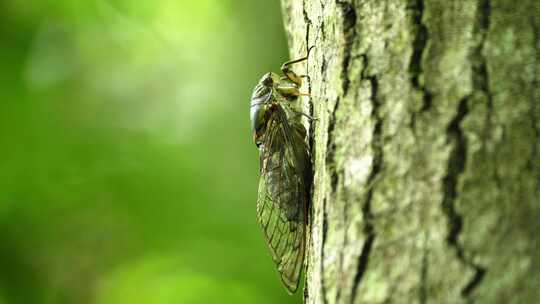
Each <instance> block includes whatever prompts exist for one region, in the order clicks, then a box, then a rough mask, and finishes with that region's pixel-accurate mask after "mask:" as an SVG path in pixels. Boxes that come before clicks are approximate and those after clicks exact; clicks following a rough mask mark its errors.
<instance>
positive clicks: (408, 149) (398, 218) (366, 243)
mask: <svg viewBox="0 0 540 304" xmlns="http://www.w3.org/2000/svg"><path fill="white" fill-rule="evenodd" d="M282 7H283V15H284V21H285V22H284V23H285V29H286V32H287V36H288V41H289V47H290V50H291V57H292V58H296V57H299V56H301V55H302V54H305V51H306V49H307V48H308V47H309V46H311V45H315V49H314V51H313V52H312V54H311V56H310V59H309V61H308V62H307V64H306V65H305V67H304V69H305V71H307V72H308V74H309V75H310V85H309V88H308V89H309V90H310V93H311V98H304V99H303V100H302V102H303V104H304V109H305V111H306V112H310V113H311V115H313V116H315V117H316V120H315V121H313V122H312V123H311V125H310V126H309V130H310V132H309V133H310V142H311V149H312V156H313V162H314V187H313V200H312V206H311V233H310V236H309V241H310V244H309V250H308V258H307V259H306V261H307V267H308V271H307V284H306V292H305V302H306V303H416V302H419V303H472V302H474V303H533V302H536V301H539V300H540V290H539V289H538V288H536V287H537V286H540V272H538V271H537V269H540V251H539V250H538V248H540V247H539V241H540V234H539V233H540V221H538V220H537V219H538V218H539V217H540V202H539V198H540V156H539V152H538V151H539V150H540V131H539V130H540V122H539V120H538V118H539V117H540V106H539V105H538V104H537V103H538V102H539V100H540V86H539V81H538V79H539V77H540V52H539V50H540V42H539V41H540V40H539V37H540V34H539V33H540V30H539V29H540V3H538V1H535V0H528V1H524V2H520V3H517V2H515V1H509V0H463V1H444V0H384V1H375V0H329V1H325V0H303V1H297V0H282ZM306 124H309V122H308V121H306Z"/></svg>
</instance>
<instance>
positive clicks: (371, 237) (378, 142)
mask: <svg viewBox="0 0 540 304" xmlns="http://www.w3.org/2000/svg"><path fill="white" fill-rule="evenodd" d="M361 57H362V58H363V61H364V69H363V71H362V73H361V76H362V78H363V79H366V80H368V81H369V83H370V85H371V103H372V106H373V109H372V112H371V117H372V119H373V120H374V121H375V125H374V127H373V138H372V143H371V145H372V149H373V154H374V157H373V164H372V167H371V172H370V174H369V176H368V180H367V183H366V184H367V185H371V184H372V183H373V181H374V180H375V179H376V178H377V176H378V175H379V174H380V172H381V168H382V163H383V156H384V155H383V149H382V123H383V120H382V117H381V115H380V113H379V110H380V102H379V99H378V95H377V94H378V89H379V82H378V79H377V77H376V76H375V75H370V76H366V75H365V74H366V71H367V68H368V65H369V63H368V57H367V55H362V56H361ZM373 193H374V187H370V188H369V190H368V193H367V194H366V199H365V201H364V204H363V205H362V219H363V222H364V228H363V232H364V235H366V241H365V242H364V246H363V247H362V251H361V253H360V258H359V260H358V267H357V269H356V275H355V277H354V281H353V288H352V296H351V303H354V301H355V299H356V296H357V293H358V286H359V285H360V283H361V282H362V278H363V277H364V274H365V273H366V271H367V267H368V263H369V258H370V254H371V250H372V248H373V244H374V242H375V238H376V233H375V226H374V224H373V220H374V215H373V212H372V209H371V203H372V200H373Z"/></svg>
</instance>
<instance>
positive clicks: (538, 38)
mask: <svg viewBox="0 0 540 304" xmlns="http://www.w3.org/2000/svg"><path fill="white" fill-rule="evenodd" d="M531 12H534V8H531ZM534 17H535V16H534V15H531V16H530V17H529V19H530V21H529V22H530V23H531V27H532V34H533V39H532V44H533V48H534V52H535V67H536V68H535V73H534V76H533V81H532V87H533V88H536V90H537V91H536V92H538V87H539V85H540V84H539V81H538V75H539V74H540V70H539V66H540V50H539V48H538V44H539V42H540V27H539V25H538V24H537V22H536V19H535V18H534ZM535 97H536V96H535V94H534V91H533V96H532V98H531V110H530V111H529V116H530V120H531V125H532V130H533V133H534V137H535V138H536V141H535V142H533V148H532V151H531V154H532V155H531V158H529V160H528V164H527V167H528V168H529V169H530V170H531V171H532V172H535V171H536V170H535V163H536V160H537V159H538V145H539V144H538V143H540V129H539V128H538V126H537V124H536V122H537V121H538V105H537V102H538V98H535ZM538 182H540V172H538Z"/></svg>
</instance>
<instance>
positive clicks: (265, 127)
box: [250, 47, 313, 294]
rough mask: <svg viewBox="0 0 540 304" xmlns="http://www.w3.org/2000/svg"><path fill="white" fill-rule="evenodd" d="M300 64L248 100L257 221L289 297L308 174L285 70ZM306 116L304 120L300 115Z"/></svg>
mask: <svg viewBox="0 0 540 304" xmlns="http://www.w3.org/2000/svg"><path fill="white" fill-rule="evenodd" d="M312 48H313V47H311V48H309V50H308V52H307V55H306V56H305V57H303V58H300V59H296V60H291V61H288V62H285V63H284V64H283V65H282V66H281V71H282V72H283V76H279V75H277V74H275V73H272V72H270V73H267V74H265V75H264V76H263V77H262V78H261V80H260V81H259V83H258V84H257V86H255V89H254V90H253V95H252V97H251V108H250V118H251V128H252V133H253V141H254V142H255V144H256V145H257V147H258V148H259V153H260V174H261V178H260V182H259V194H258V198H257V217H258V220H259V223H260V225H261V227H262V230H263V233H264V236H265V239H266V242H267V244H268V247H269V248H270V251H271V253H272V258H273V260H274V263H275V264H276V266H277V270H278V272H279V274H280V277H281V281H282V282H283V284H284V285H285V287H286V288H287V291H288V292H289V293H291V294H292V293H294V292H295V291H296V290H297V289H298V283H299V281H300V274H301V272H302V268H303V262H304V255H305V252H306V229H307V221H308V206H309V192H310V187H311V179H312V169H311V158H310V155H309V150H308V145H307V143H306V135H307V132H306V129H305V127H304V125H303V124H302V123H301V121H300V115H305V114H303V113H301V112H299V111H296V110H295V109H294V108H293V107H292V105H291V103H292V102H294V101H296V100H297V99H298V96H301V95H308V94H302V93H300V91H299V89H300V87H301V86H302V78H304V77H307V76H306V75H302V76H300V75H297V74H296V73H295V72H293V71H292V70H291V69H290V66H291V65H292V64H295V63H299V62H302V61H304V60H307V58H308V56H309V52H310V51H311V49H312ZM306 116H307V115H306ZM308 117H309V116H308Z"/></svg>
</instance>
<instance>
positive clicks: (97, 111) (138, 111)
mask: <svg viewBox="0 0 540 304" xmlns="http://www.w3.org/2000/svg"><path fill="white" fill-rule="evenodd" d="M0 41H2V42H1V47H0V67H1V69H0V99H1V103H0V148H1V150H2V153H1V154H0V155H1V156H2V157H1V161H0V189H1V190H2V191H1V192H0V303H1V304H14V303H24V304H31V303H80V304H84V303H98V304H101V303H103V304H108V303H130V304H136V303H298V302H299V301H300V295H297V296H296V297H290V296H288V295H287V294H286V292H285V289H284V288H283V287H282V286H281V285H280V284H281V283H280V281H279V279H278V276H277V274H276V271H275V269H274V265H273V264H272V261H271V258H270V254H269V252H268V250H267V248H266V245H265V243H264V241H263V237H262V234H261V232H260V230H259V227H258V224H257V222H256V216H255V199H256V192H257V180H258V153H257V150H256V148H255V146H254V145H253V143H252V142H251V135H250V130H249V123H248V110H249V107H248V104H249V98H250V95H251V90H252V88H253V86H254V85H255V83H256V82H257V81H258V79H259V77H260V76H261V75H262V74H263V73H265V72H267V71H269V70H276V69H277V68H279V64H280V63H281V62H282V61H284V60H286V59H288V56H287V52H286V46H285V39H284V34H283V29H282V21H281V16H280V11H279V4H278V3H277V1H251V0H198V1H191V0H174V1H172V0H164V1H150V0H141V1H127V0H110V1H107V0H87V1H73V0H41V1H26V0H7V1H2V2H0Z"/></svg>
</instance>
